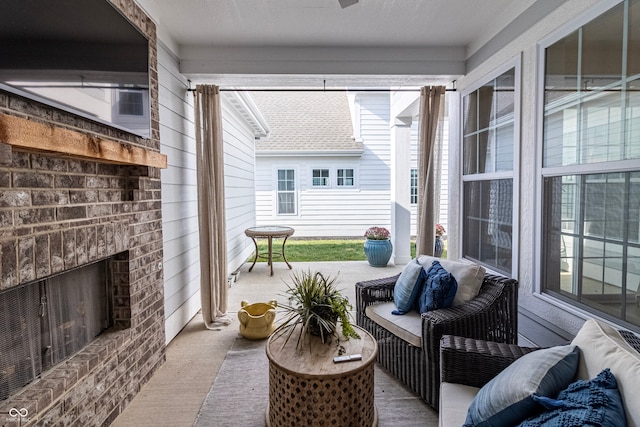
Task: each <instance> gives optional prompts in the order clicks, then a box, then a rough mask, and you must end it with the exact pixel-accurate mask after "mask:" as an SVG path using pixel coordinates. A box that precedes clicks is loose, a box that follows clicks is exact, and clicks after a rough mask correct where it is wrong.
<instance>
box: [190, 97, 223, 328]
mask: <svg viewBox="0 0 640 427" xmlns="http://www.w3.org/2000/svg"><path fill="white" fill-rule="evenodd" d="M195 115H196V145H197V151H196V154H197V157H198V158H197V168H198V169H197V175H198V223H199V225H200V297H201V300H202V317H203V319H204V323H205V326H206V327H207V328H209V329H211V328H213V327H215V326H218V325H220V324H221V323H223V324H229V323H230V320H229V319H228V318H227V317H226V312H227V244H226V240H227V239H226V232H225V212H224V209H225V208H224V154H223V150H222V115H221V110H220V90H219V88H218V87H217V86H211V85H198V86H197V87H196V90H195Z"/></svg>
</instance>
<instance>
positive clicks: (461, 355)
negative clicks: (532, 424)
mask: <svg viewBox="0 0 640 427" xmlns="http://www.w3.org/2000/svg"><path fill="white" fill-rule="evenodd" d="M620 334H621V335H622V337H623V338H624V339H625V341H627V342H628V343H629V344H630V345H631V346H632V347H633V348H635V349H636V350H637V351H638V352H639V353H640V338H638V337H637V336H636V335H634V334H633V333H631V332H628V331H620ZM440 344H441V346H440V350H441V359H440V360H441V361H442V365H441V378H442V381H445V382H448V383H456V384H463V385H468V386H473V387H477V388H481V387H482V386H483V385H485V384H486V383H488V382H489V381H490V380H491V379H492V378H493V377H495V376H496V375H498V374H499V373H500V372H501V371H502V370H503V369H504V368H506V367H507V366H508V365H510V364H511V363H512V362H513V361H514V360H516V359H517V358H519V357H521V356H524V355H525V354H527V353H530V352H532V351H534V350H537V349H538V347H520V346H517V345H509V344H504V343H496V342H489V341H484V340H474V339H470V338H464V337H456V336H449V335H446V336H444V337H442V340H441V342H440Z"/></svg>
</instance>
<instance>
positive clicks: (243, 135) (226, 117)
mask: <svg viewBox="0 0 640 427" xmlns="http://www.w3.org/2000/svg"><path fill="white" fill-rule="evenodd" d="M222 132H223V135H222V139H223V140H224V163H225V167H224V191H225V207H226V211H225V214H226V221H227V265H228V269H229V273H231V272H233V271H235V270H237V269H238V268H240V267H241V266H242V264H243V263H244V262H245V261H246V260H247V258H248V257H249V256H250V255H251V254H252V253H253V243H252V242H251V239H249V238H248V237H247V236H246V235H245V234H244V230H245V229H246V228H248V227H253V226H254V225H255V223H256V193H255V178H254V176H255V172H254V170H255V156H254V152H255V150H254V141H255V136H254V134H253V131H252V130H251V128H250V127H249V126H248V125H247V123H246V122H245V121H244V120H243V119H242V117H241V116H240V115H239V114H238V112H237V111H236V109H235V108H234V107H233V106H231V104H230V103H228V102H226V101H225V100H224V98H223V103H222Z"/></svg>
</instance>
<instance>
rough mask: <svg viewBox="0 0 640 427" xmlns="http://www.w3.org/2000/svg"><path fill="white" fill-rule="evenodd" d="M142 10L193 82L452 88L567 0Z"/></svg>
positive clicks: (374, 0) (259, 2)
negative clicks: (473, 64)
mask: <svg viewBox="0 0 640 427" xmlns="http://www.w3.org/2000/svg"><path fill="white" fill-rule="evenodd" d="M137 2H138V3H139V4H140V5H141V6H142V7H143V8H144V9H145V10H146V11H147V13H148V14H149V15H150V16H151V17H152V18H153V19H154V20H155V21H156V23H157V26H158V32H159V35H160V38H161V40H163V42H165V43H166V44H167V45H168V46H169V47H170V48H171V49H172V50H173V51H174V52H175V53H176V54H177V55H178V56H179V57H180V59H181V72H182V73H183V74H185V75H186V76H188V77H190V78H191V79H192V80H194V81H202V82H210V81H211V82H215V83H216V84H220V85H224V86H253V87H269V86H280V87H292V86H296V87H305V88H311V87H313V88H322V87H323V85H325V84H326V85H327V87H346V86H351V87H353V86H358V87H366V86H373V87H380V86H381V82H384V86H386V87H392V88H393V87H402V86H421V85H424V84H432V83H450V81H451V80H453V79H455V78H456V77H457V76H460V75H462V74H465V71H466V67H467V61H468V60H469V58H471V57H472V56H473V55H484V54H486V52H485V53H483V49H485V50H486V46H487V45H488V44H489V45H491V44H496V43H498V44H500V43H504V40H502V39H504V38H509V37H511V38H513V37H515V36H517V34H518V31H521V30H522V28H526V26H528V25H533V24H534V23H535V22H537V21H538V20H540V19H542V17H544V16H545V15H546V14H547V13H549V12H550V11H551V10H553V9H555V8H556V7H558V6H559V5H561V4H562V3H564V0H518V1H513V0H491V1H481V2H478V1H470V0H360V1H359V2H358V3H356V4H355V5H352V6H349V7H347V8H345V9H342V8H341V7H340V4H339V2H338V0H242V1H231V0H225V1H222V0H193V1H189V2H176V1H173V0H137ZM514 26H515V28H514ZM505 31H506V32H507V34H505ZM501 34H502V36H501ZM505 35H506V36H508V37H505ZM325 81H326V83H325Z"/></svg>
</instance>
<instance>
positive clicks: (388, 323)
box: [364, 302, 422, 347]
mask: <svg viewBox="0 0 640 427" xmlns="http://www.w3.org/2000/svg"><path fill="white" fill-rule="evenodd" d="M395 309H396V305H395V303H393V302H385V303H382V304H374V305H369V306H367V308H366V309H365V310H364V312H365V314H366V315H367V317H368V318H369V319H371V320H373V321H374V322H376V323H377V324H378V325H380V326H382V327H383V328H385V329H386V330H387V331H389V332H391V333H392V334H393V335H395V336H397V337H398V338H401V339H403V340H405V341H406V342H408V343H409V344H411V345H414V346H416V347H422V318H421V317H420V314H419V313H418V312H417V311H415V310H411V311H410V312H408V313H406V314H402V315H397V314H391V312H392V311H393V310H395Z"/></svg>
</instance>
